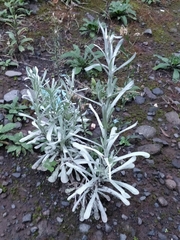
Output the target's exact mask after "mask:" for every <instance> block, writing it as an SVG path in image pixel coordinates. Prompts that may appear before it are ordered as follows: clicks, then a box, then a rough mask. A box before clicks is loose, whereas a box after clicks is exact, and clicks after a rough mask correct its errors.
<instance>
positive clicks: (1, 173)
mask: <svg viewBox="0 0 180 240" xmlns="http://www.w3.org/2000/svg"><path fill="white" fill-rule="evenodd" d="M131 2H132V4H133V6H134V8H135V9H136V11H137V16H138V21H137V22H131V23H130V25H128V35H127V36H125V41H124V48H125V51H126V53H127V54H128V55H129V56H131V55H132V54H133V53H134V52H136V53H137V56H136V58H135V60H134V61H133V63H132V64H131V67H130V68H129V69H127V70H126V71H123V72H121V73H119V76H118V77H119V86H122V85H123V84H124V82H125V81H126V80H127V76H130V77H131V78H133V79H134V80H135V84H136V85H138V86H139V88H140V90H139V95H140V96H141V97H143V98H144V100H145V102H144V103H142V104H140V103H138V102H137V101H136V102H135V101H132V102H129V103H127V104H126V105H125V107H124V108H123V109H121V108H119V107H121V105H120V104H119V106H118V108H117V109H116V112H115V116H116V118H119V119H120V120H121V121H122V122H123V123H125V122H128V121H131V122H134V121H138V126H137V127H139V126H142V125H148V126H152V127H154V128H155V129H156V134H155V136H153V137H152V138H150V139H146V138H142V139H141V140H139V141H138V140H135V141H134V142H132V144H131V146H130V147H123V148H122V151H125V152H127V151H129V150H130V151H133V150H137V148H139V147H142V146H146V147H147V144H152V143H153V139H154V138H159V139H160V140H161V144H160V145H161V147H160V150H159V151H157V152H156V153H155V154H154V153H153V154H152V155H151V157H150V159H149V160H148V161H147V160H145V159H142V158H139V159H138V160H137V161H136V169H135V170H134V171H127V172H126V173H125V174H122V175H121V176H120V177H121V178H122V179H123V180H124V181H127V182H128V183H132V184H136V187H137V189H138V190H139V192H140V194H139V195H138V196H133V197H132V198H131V199H130V201H131V205H130V206H129V207H126V206H124V205H123V204H122V203H121V202H119V201H118V200H117V199H112V201H111V202H109V203H106V207H107V212H108V222H107V223H106V224H104V223H102V222H101V221H95V220H94V219H93V218H92V219H90V220H88V221H85V222H83V223H81V222H80V221H79V218H78V214H79V213H78V212H76V213H72V212H71V209H72V202H68V201H67V196H66V194H65V193H64V186H63V185H62V184H61V183H60V182H56V183H55V184H51V183H49V182H48V181H47V175H48V174H47V173H42V172H38V171H34V170H32V169H31V165H32V164H33V163H34V162H35V159H36V157H37V156H36V153H34V154H28V155H27V156H26V157H20V158H15V157H13V156H11V155H7V153H6V152H5V151H4V149H2V148H1V152H0V188H1V189H2V193H1V194H0V239H2V240H24V239H39V240H45V239H46V240H52V239H54V240H72V239H74V240H75V239H76V240H80V239H82V240H119V239H120V240H123V239H128V240H137V239H139V240H144V239H153V240H156V239H160V240H164V239H167V240H170V239H173V240H176V239H180V204H179V201H180V172H179V169H180V163H179V161H180V160H179V159H180V152H179V151H180V124H179V123H178V117H177V118H176V120H177V123H175V122H174V121H173V120H174V119H175V117H172V118H171V120H168V119H167V117H166V113H168V112H175V113H177V115H178V116H179V105H180V100H179V94H180V91H179V88H180V83H174V82H173V81H172V72H167V71H164V70H162V71H157V72H155V71H153V70H152V67H154V65H155V63H156V60H157V59H156V58H155V57H154V56H153V55H154V54H160V55H165V56H168V54H171V53H177V52H179V51H180V2H179V1H162V2H161V4H160V5H152V6H148V5H146V4H142V3H141V1H131ZM33 4H35V6H38V8H39V11H38V12H37V13H36V14H35V15H32V16H31V17H29V18H28V19H27V24H28V27H29V35H30V36H31V37H32V38H33V39H34V47H35V54H34V55H29V54H23V55H22V56H20V60H19V62H20V64H19V67H18V68H17V69H16V70H18V71H20V72H21V73H22V76H21V77H19V78H17V79H12V78H8V77H7V76H5V72H4V71H1V73H0V99H2V98H3V96H4V94H5V93H7V92H8V91H10V90H13V89H19V90H21V89H23V88H25V84H26V82H25V81H24V78H25V76H26V71H25V68H26V66H30V67H33V66H37V67H38V68H39V69H40V71H41V72H43V71H44V69H48V74H49V76H55V77H56V76H57V74H58V72H59V70H60V72H65V73H66V72H69V73H70V70H69V69H67V67H66V66H65V65H64V63H63V62H61V61H59V58H58V54H61V53H63V52H65V51H67V50H71V49H72V44H78V45H79V46H84V44H89V43H91V42H92V40H91V39H89V38H85V37H81V36H80V35H79V32H78V29H79V26H80V25H81V21H82V18H83V17H85V16H86V14H87V12H88V13H89V14H90V15H91V16H93V17H96V18H98V17H100V16H101V15H100V13H101V12H102V9H103V7H104V2H103V1H100V0H99V1H98V4H96V2H93V1H91V3H88V1H87V2H85V3H84V4H82V5H80V6H72V7H71V8H69V7H66V6H65V5H64V4H62V3H60V2H59V3H54V5H53V4H50V3H33ZM53 12H54V14H55V16H56V17H58V19H59V24H58V25H57V22H56V24H54V23H53V17H52V16H53V14H52V13H53ZM108 24H109V27H110V28H112V29H114V31H115V32H116V33H117V34H119V30H120V24H118V23H117V22H115V21H110V20H109V21H108ZM57 27H58V29H59V35H58V36H57V35H56V36H54V35H53V34H54V29H56V28H57ZM147 29H151V31H152V34H149V33H148V34H144V32H145V31H146V30H147ZM1 31H2V33H4V31H5V30H4V29H3V30H1ZM55 37H56V38H58V39H59V43H60V46H59V53H58V54H57V59H56V60H57V61H58V65H54V62H53V61H52V60H51V57H52V56H54V55H53V49H54V42H53V40H54V39H55ZM97 41H98V42H99V43H100V44H101V43H102V41H101V37H100V36H99V38H98V40H97ZM2 58H6V57H5V54H4V53H3V52H2ZM118 61H119V62H121V59H119V60H118ZM56 63H57V62H56ZM77 78H78V80H79V81H80V82H82V83H83V84H87V85H88V84H89V82H88V81H90V80H89V79H88V77H87V76H84V75H81V76H80V77H77ZM156 88H159V89H160V90H162V92H163V93H162V94H155V97H156V98H153V97H152V95H151V93H153V91H154V89H156ZM148 89H149V90H150V93H149V91H148ZM154 106H157V108H156V111H155V113H154V112H153V111H154V110H153V109H152V108H154ZM151 113H153V114H151ZM28 127H30V126H29V125H26V126H24V132H26V131H27V128H28ZM137 127H136V128H135V129H134V130H132V131H131V132H130V133H129V134H130V135H131V134H133V133H134V132H135V131H136V130H137ZM22 130H23V128H22ZM163 141H165V142H166V144H165V143H164V144H163ZM150 150H151V151H152V146H151V149H150ZM167 180H168V181H167ZM169 180H172V182H171V181H169ZM173 184H174V185H173ZM170 185H171V186H170ZM172 185H173V186H172Z"/></svg>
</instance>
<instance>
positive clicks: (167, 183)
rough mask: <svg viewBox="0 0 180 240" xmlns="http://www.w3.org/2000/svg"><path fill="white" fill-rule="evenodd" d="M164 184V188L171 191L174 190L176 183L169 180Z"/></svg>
mask: <svg viewBox="0 0 180 240" xmlns="http://www.w3.org/2000/svg"><path fill="white" fill-rule="evenodd" d="M165 184H166V187H167V188H168V189H170V190H173V189H175V188H176V185H177V184H176V182H175V181H174V180H171V179H166V180H165Z"/></svg>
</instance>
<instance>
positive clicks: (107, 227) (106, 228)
mask: <svg viewBox="0 0 180 240" xmlns="http://www.w3.org/2000/svg"><path fill="white" fill-rule="evenodd" d="M111 231H112V227H111V226H110V225H109V224H108V223H105V232H106V233H110V232H111Z"/></svg>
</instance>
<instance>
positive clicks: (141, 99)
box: [134, 96, 145, 105]
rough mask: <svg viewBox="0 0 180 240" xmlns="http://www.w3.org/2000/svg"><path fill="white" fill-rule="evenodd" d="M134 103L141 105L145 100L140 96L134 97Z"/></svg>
mask: <svg viewBox="0 0 180 240" xmlns="http://www.w3.org/2000/svg"><path fill="white" fill-rule="evenodd" d="M134 102H135V103H137V104H139V105H141V104H143V103H144V102H145V98H144V97H142V96H136V97H135V99H134Z"/></svg>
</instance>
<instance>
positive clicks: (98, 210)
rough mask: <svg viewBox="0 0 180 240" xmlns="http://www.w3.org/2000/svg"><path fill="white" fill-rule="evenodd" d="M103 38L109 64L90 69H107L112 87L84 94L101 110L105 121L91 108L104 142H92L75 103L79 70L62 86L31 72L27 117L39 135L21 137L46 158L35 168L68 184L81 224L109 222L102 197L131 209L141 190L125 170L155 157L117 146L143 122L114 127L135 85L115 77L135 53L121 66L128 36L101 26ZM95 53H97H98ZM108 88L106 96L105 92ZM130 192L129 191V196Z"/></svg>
mask: <svg viewBox="0 0 180 240" xmlns="http://www.w3.org/2000/svg"><path fill="white" fill-rule="evenodd" d="M99 25H100V28H101V31H102V34H103V39H104V49H102V48H100V47H99V46H97V45H95V46H96V47H97V48H99V50H100V51H101V52H102V53H103V55H104V58H105V60H106V64H104V63H101V62H100V61H99V59H97V63H94V64H92V65H91V66H89V67H88V68H87V69H86V70H91V69H93V68H94V67H97V66H101V67H102V68H103V69H104V71H105V73H106V74H107V79H108V80H107V84H102V83H101V82H97V84H96V87H95V92H96V95H97V99H98V100H97V101H95V100H92V99H88V98H86V97H83V96H81V97H82V98H84V99H85V100H87V101H88V103H89V102H91V103H93V104H94V105H95V104H97V105H98V106H99V107H100V111H101V115H102V119H100V117H99V115H98V113H97V112H96V110H95V108H94V107H93V106H92V105H91V104H89V109H90V110H91V111H92V113H93V114H94V116H95V117H96V121H97V123H98V126H99V128H100V131H101V134H100V140H99V141H95V140H94V139H93V138H91V139H89V138H88V137H87V135H86V134H85V131H86V126H87V121H88V119H87V118H86V112H82V111H81V108H80V103H79V102H77V101H75V103H74V102H73V98H72V96H78V91H82V90H85V89H80V90H76V89H75V88H74V86H75V84H74V81H75V79H74V72H73V73H72V77H71V78H66V84H65V82H64V81H63V80H62V79H60V80H61V84H60V85H58V84H57V83H56V82H55V81H54V80H52V81H51V82H50V81H49V80H48V79H46V73H44V75H43V76H42V77H40V76H39V74H38V69H37V68H34V69H30V68H27V75H28V79H30V80H31V83H32V89H29V90H28V91H27V96H26V98H27V99H29V100H30V102H31V104H32V108H33V109H34V112H35V116H34V117H32V116H28V115H25V114H21V115H23V116H26V117H29V118H30V119H32V124H33V126H34V127H35V131H29V134H28V136H26V137H24V138H22V139H21V141H22V142H27V143H31V144H34V145H35V148H36V149H40V151H41V152H42V155H41V156H40V157H39V159H38V160H37V161H36V162H35V163H34V164H33V166H32V167H33V169H39V170H42V171H46V170H49V171H51V173H52V174H51V176H50V177H49V178H48V180H49V181H50V182H54V181H56V179H57V178H60V179H61V182H62V183H68V184H67V185H66V193H67V194H68V200H71V199H74V205H73V209H72V211H73V212H74V211H76V209H77V208H78V207H80V220H81V221H83V220H85V219H88V218H90V217H91V215H94V218H95V219H97V220H98V219H100V218H101V219H102V221H103V222H107V220H108V217H107V213H106V208H105V206H104V205H103V201H102V199H106V200H107V201H110V200H111V196H112V197H116V198H118V199H120V200H121V201H122V202H123V203H124V204H125V205H127V206H128V205H129V204H130V202H129V198H130V194H129V193H132V194H135V195H136V194H138V193H139V191H138V190H137V189H136V188H135V187H133V186H132V184H128V183H126V182H122V181H121V180H120V179H119V174H117V173H119V172H121V171H123V170H128V169H132V168H134V166H135V165H134V162H135V161H136V158H137V157H138V156H142V157H145V158H148V157H149V154H148V153H146V152H132V153H128V154H125V155H123V153H121V152H119V151H118V150H117V149H116V148H115V147H114V146H115V142H116V140H118V138H119V137H120V135H121V134H122V133H123V132H125V131H128V130H130V129H132V128H133V127H135V126H136V124H137V123H134V124H132V125H131V126H129V127H127V128H125V129H123V130H122V131H119V132H118V131H117V128H116V127H111V129H109V126H112V114H113V111H114V108H115V106H116V104H117V102H118V101H119V100H120V99H121V97H122V96H123V95H124V94H125V93H126V92H127V91H129V90H130V89H131V88H132V87H133V85H134V82H133V81H130V82H129V83H128V84H127V85H126V86H125V87H123V88H122V89H120V90H118V89H119V88H118V87H117V85H116V83H117V78H116V77H115V73H116V72H117V71H118V70H120V69H121V68H123V67H125V66H127V65H128V64H129V63H130V62H131V61H132V60H133V59H134V57H135V54H134V55H133V56H132V57H131V58H130V59H129V60H127V61H126V62H125V63H123V64H122V65H121V66H119V67H116V65H115V59H116V56H117V55H118V54H119V52H120V48H121V46H122V42H123V40H122V38H121V37H116V36H115V35H114V34H113V33H108V32H107V27H105V28H103V27H102V25H101V23H99ZM119 38H120V40H119V42H118V43H117V45H116V47H115V48H114V47H113V44H114V39H119ZM92 54H93V52H92ZM102 89H103V94H101V93H102ZM127 191H128V192H129V193H128V192H127Z"/></svg>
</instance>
